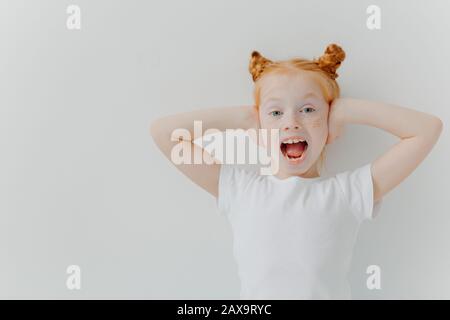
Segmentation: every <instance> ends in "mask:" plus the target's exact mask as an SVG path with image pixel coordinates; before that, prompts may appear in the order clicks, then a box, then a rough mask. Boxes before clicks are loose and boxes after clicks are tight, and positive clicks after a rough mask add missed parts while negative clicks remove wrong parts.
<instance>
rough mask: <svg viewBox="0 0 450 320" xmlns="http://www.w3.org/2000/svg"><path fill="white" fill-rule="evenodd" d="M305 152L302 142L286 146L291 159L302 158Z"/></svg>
mask: <svg viewBox="0 0 450 320" xmlns="http://www.w3.org/2000/svg"><path fill="white" fill-rule="evenodd" d="M304 150H305V146H304V144H303V143H301V142H297V143H291V144H287V145H286V154H287V155H288V156H289V157H300V156H301V155H302V153H303V151H304Z"/></svg>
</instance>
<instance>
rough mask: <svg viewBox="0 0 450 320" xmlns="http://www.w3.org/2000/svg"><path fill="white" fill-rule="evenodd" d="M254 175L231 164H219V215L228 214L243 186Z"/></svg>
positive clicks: (239, 195)
mask: <svg viewBox="0 0 450 320" xmlns="http://www.w3.org/2000/svg"><path fill="white" fill-rule="evenodd" d="M254 176H255V175H254V174H253V173H252V172H250V171H247V170H244V169H242V168H237V167H236V166H233V165H227V164H222V165H221V166H220V174H219V184H218V194H217V200H216V201H217V208H218V210H219V214H220V215H224V216H226V215H228V214H229V213H230V211H231V210H232V208H233V205H234V203H235V202H236V201H238V200H239V197H241V196H242V195H243V193H244V191H243V190H244V189H245V186H246V185H248V183H249V182H250V181H251V180H252V178H253V177H254Z"/></svg>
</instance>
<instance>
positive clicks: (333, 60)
mask: <svg viewBox="0 0 450 320" xmlns="http://www.w3.org/2000/svg"><path fill="white" fill-rule="evenodd" d="M344 59H345V52H344V50H342V48H341V47H340V46H338V45H337V44H335V43H332V44H330V45H328V46H327V48H326V49H325V53H324V54H323V55H322V56H321V57H320V58H319V59H315V60H314V62H316V63H317V64H318V65H319V67H320V68H321V69H322V70H323V71H325V72H327V73H328V74H329V76H330V77H331V78H332V79H336V78H337V77H338V76H339V75H338V74H337V73H336V70H337V69H338V68H339V66H340V65H341V63H342V61H344Z"/></svg>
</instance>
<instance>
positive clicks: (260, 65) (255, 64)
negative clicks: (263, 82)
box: [248, 51, 272, 81]
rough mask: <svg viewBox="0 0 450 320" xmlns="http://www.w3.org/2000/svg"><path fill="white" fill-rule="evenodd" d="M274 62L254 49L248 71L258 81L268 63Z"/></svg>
mask: <svg viewBox="0 0 450 320" xmlns="http://www.w3.org/2000/svg"><path fill="white" fill-rule="evenodd" d="M269 63H272V61H271V60H269V59H266V58H264V57H263V56H262V55H261V54H260V53H259V52H258V51H253V52H252V54H251V57H250V63H249V66H248V71H250V74H251V75H252V78H253V81H256V80H257V79H258V78H259V76H260V75H261V73H262V72H263V71H264V68H265V66H266V65H267V64H269Z"/></svg>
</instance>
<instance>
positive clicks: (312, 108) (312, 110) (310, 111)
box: [303, 107, 315, 113]
mask: <svg viewBox="0 0 450 320" xmlns="http://www.w3.org/2000/svg"><path fill="white" fill-rule="evenodd" d="M308 109H310V110H312V111H310V112H305V113H311V112H314V111H315V109H314V108H311V107H307V108H304V109H303V111H304V110H308Z"/></svg>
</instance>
